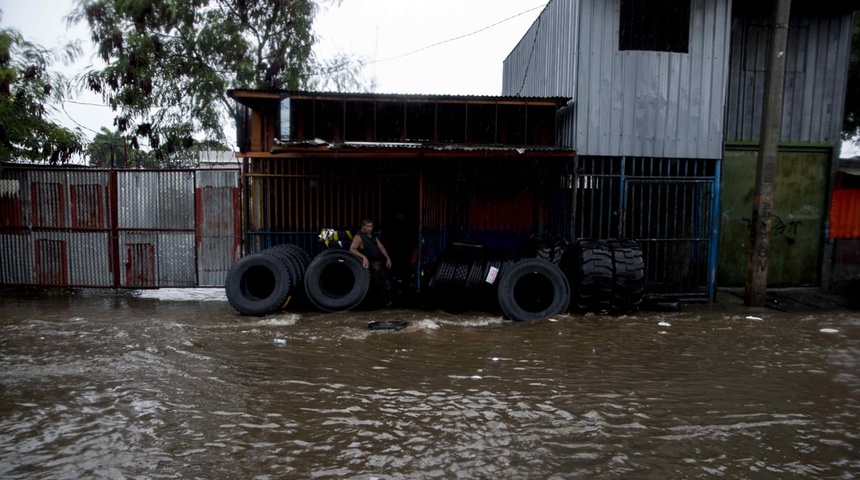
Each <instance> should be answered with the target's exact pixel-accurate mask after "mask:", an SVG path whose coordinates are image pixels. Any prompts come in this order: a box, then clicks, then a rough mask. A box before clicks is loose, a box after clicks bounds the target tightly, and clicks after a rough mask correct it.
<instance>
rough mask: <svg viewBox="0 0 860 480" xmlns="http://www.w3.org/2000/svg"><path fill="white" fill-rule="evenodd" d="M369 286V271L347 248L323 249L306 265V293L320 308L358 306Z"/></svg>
mask: <svg viewBox="0 0 860 480" xmlns="http://www.w3.org/2000/svg"><path fill="white" fill-rule="evenodd" d="M369 288H370V272H369V271H368V269H366V268H364V267H363V266H362V265H361V260H359V259H358V258H357V257H356V256H355V255H353V254H351V253H349V252H348V251H346V250H326V251H324V252H322V253H320V254H319V255H317V256H316V258H314V259H313V261H312V262H311V263H310V265H308V270H307V272H306V273H305V294H306V295H307V297H308V299H309V300H310V301H311V303H313V304H314V305H315V306H316V307H317V308H319V309H320V310H324V311H327V312H340V311H345V310H350V309H352V308H355V307H356V306H358V304H360V303H361V301H362V300H364V297H365V296H366V295H367V291H368V289H369Z"/></svg>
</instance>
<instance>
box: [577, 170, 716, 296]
mask: <svg viewBox="0 0 860 480" xmlns="http://www.w3.org/2000/svg"><path fill="white" fill-rule="evenodd" d="M719 173H720V161H719V160H707V159H683V158H649V157H589V156H582V157H577V167H576V171H575V173H574V174H573V175H571V177H570V178H571V182H570V183H571V184H572V187H573V188H572V191H573V199H572V202H573V205H574V208H573V209H574V211H575V216H574V222H573V225H572V226H571V238H602V239H609V238H630V239H633V240H636V241H637V242H639V244H640V246H641V247H642V251H643V256H644V258H645V268H646V275H647V285H648V290H649V292H650V293H671V294H672V295H676V296H682V297H689V298H702V299H708V300H713V297H714V271H715V268H716V249H717V242H716V240H715V239H716V238H718V236H717V228H718V225H719V215H718V211H717V209H718V208H719V198H718V196H719V189H718V188H717V186H718V185H719Z"/></svg>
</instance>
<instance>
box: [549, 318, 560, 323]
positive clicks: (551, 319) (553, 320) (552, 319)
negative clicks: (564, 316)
mask: <svg viewBox="0 0 860 480" xmlns="http://www.w3.org/2000/svg"><path fill="white" fill-rule="evenodd" d="M549 321H550V322H553V323H555V322H558V320H556V319H554V318H550V319H549Z"/></svg>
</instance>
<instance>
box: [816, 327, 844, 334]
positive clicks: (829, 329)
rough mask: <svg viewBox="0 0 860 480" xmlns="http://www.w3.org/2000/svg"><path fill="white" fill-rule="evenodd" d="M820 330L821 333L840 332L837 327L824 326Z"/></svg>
mask: <svg viewBox="0 0 860 480" xmlns="http://www.w3.org/2000/svg"><path fill="white" fill-rule="evenodd" d="M819 332H821V333H839V330H837V329H835V328H822V329H821V330H819Z"/></svg>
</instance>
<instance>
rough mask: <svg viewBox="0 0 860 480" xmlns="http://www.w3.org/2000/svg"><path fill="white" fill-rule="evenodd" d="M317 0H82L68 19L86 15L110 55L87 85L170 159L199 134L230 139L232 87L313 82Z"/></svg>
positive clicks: (131, 130)
mask: <svg viewBox="0 0 860 480" xmlns="http://www.w3.org/2000/svg"><path fill="white" fill-rule="evenodd" d="M317 1H335V2H337V0H317ZM317 9H318V4H317V3H316V1H315V0H78V2H77V4H76V8H75V9H74V10H73V12H72V13H71V15H69V17H68V20H69V22H70V23H77V22H81V21H85V22H86V23H87V25H88V26H89V29H90V32H91V34H92V40H93V42H94V43H95V45H96V48H97V54H98V56H99V57H100V58H101V60H103V61H104V62H105V64H106V66H105V67H104V68H99V69H92V70H90V71H88V72H85V73H84V74H82V76H81V81H82V84H83V87H84V88H89V89H90V90H92V91H94V92H96V93H99V94H101V95H102V96H103V98H104V99H105V101H106V102H107V103H108V104H109V105H110V106H111V108H112V109H113V110H114V112H115V117H114V125H115V126H116V127H117V129H118V130H119V131H120V132H121V133H123V134H126V135H128V137H129V139H130V142H131V144H132V147H133V148H138V147H141V146H143V145H142V144H143V143H145V144H146V146H148V147H149V149H151V151H152V152H153V153H154V155H155V157H156V159H157V160H158V161H160V162H166V161H168V160H169V159H170V158H176V157H182V156H183V154H182V152H183V151H186V150H189V149H193V148H194V146H195V145H196V144H197V143H198V140H195V139H200V138H203V139H204V141H206V142H208V143H210V144H211V143H217V144H220V145H226V144H227V141H228V139H227V138H226V135H225V132H224V126H225V125H228V124H230V123H231V122H232V112H233V108H234V105H233V101H232V100H231V99H230V98H229V97H228V96H227V91H228V89H231V88H249V89H262V90H280V89H301V88H306V87H307V86H310V85H313V84H314V81H312V79H313V78H314V75H313V74H314V73H315V72H314V70H315V68H316V67H315V65H317V64H318V62H316V60H315V59H314V58H313V54H312V51H311V47H312V46H313V43H314V36H313V32H312V30H311V25H312V23H313V19H314V16H315V14H316V12H317ZM359 65H360V63H359V62H355V63H354V64H353V66H354V67H355V68H360V67H359ZM339 72H341V70H339ZM341 75H342V76H343V74H342V73H341ZM317 82H318V81H317Z"/></svg>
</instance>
